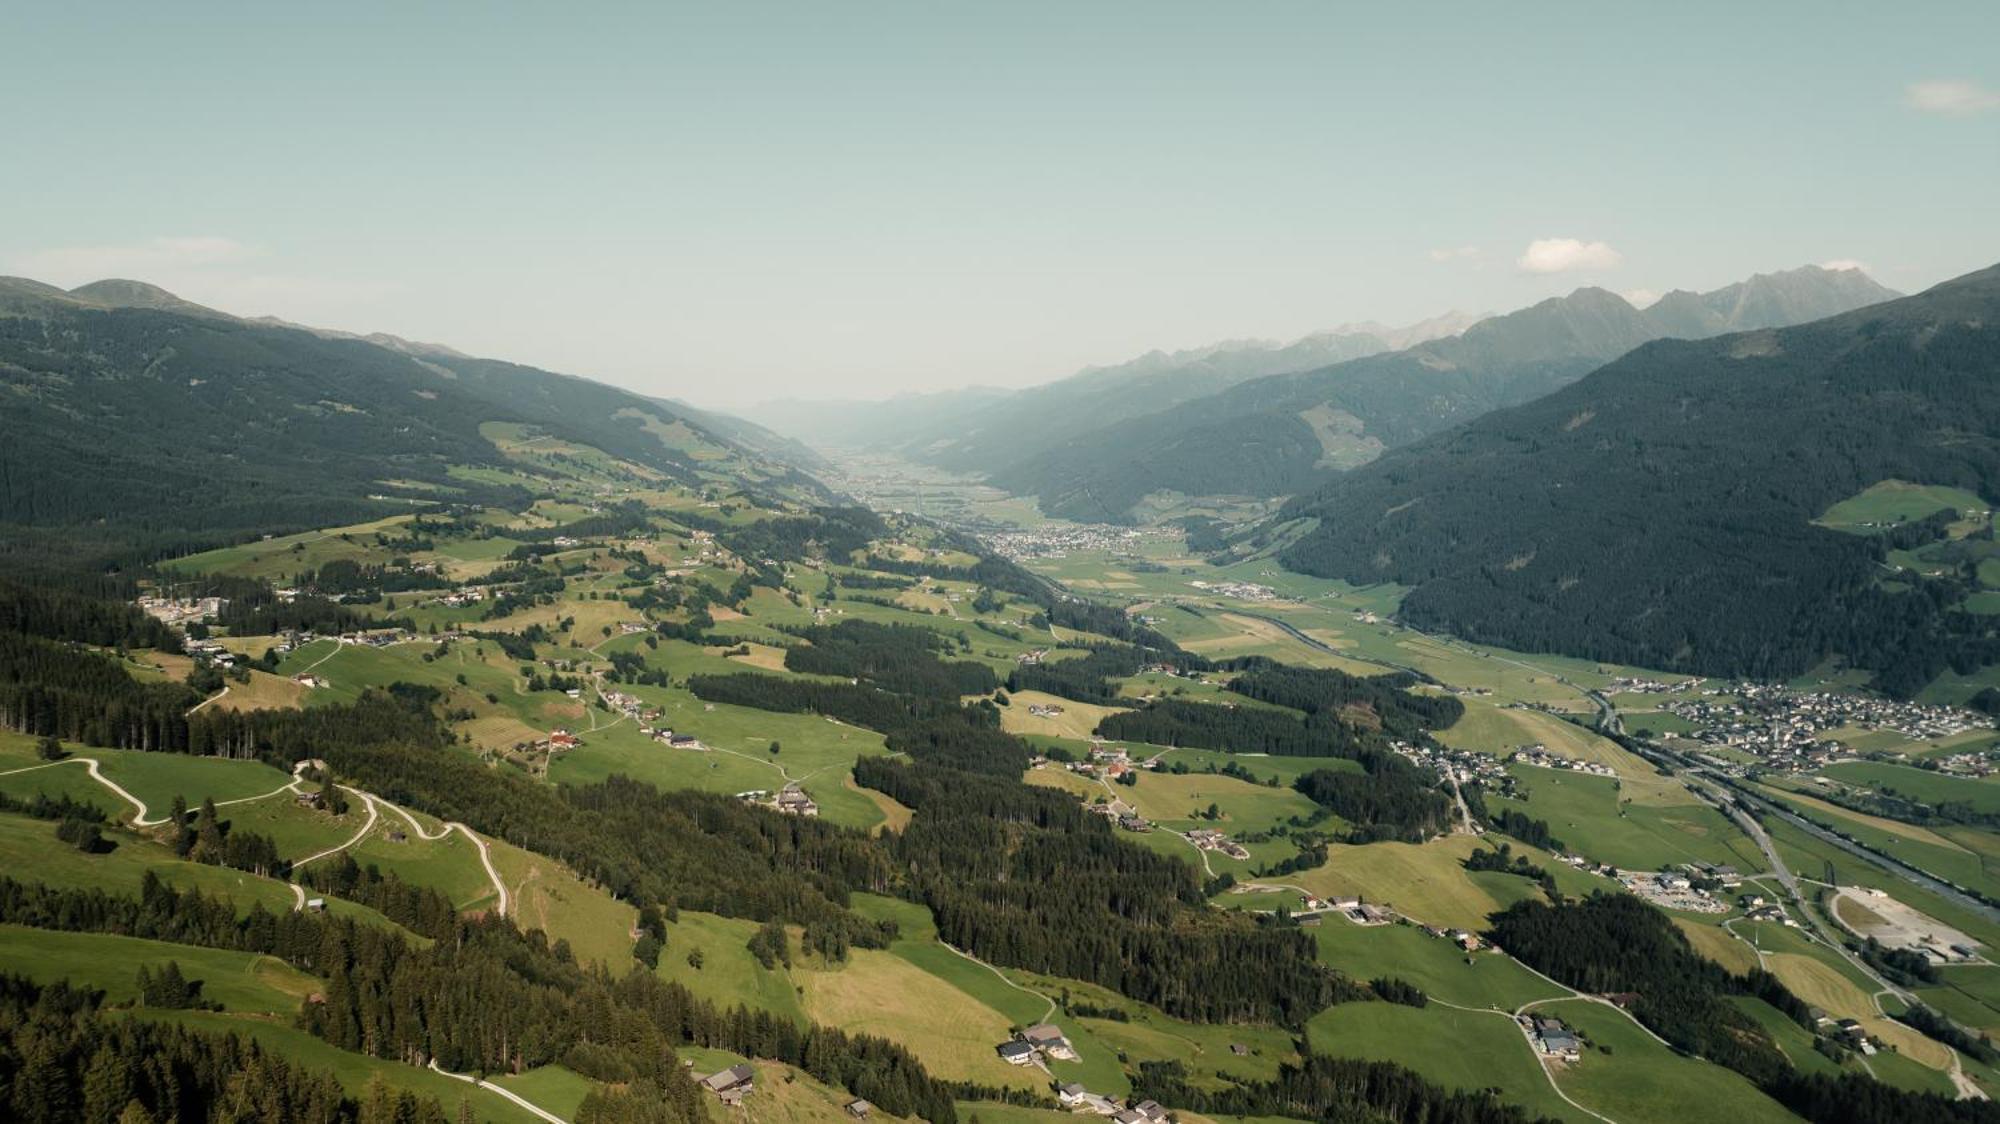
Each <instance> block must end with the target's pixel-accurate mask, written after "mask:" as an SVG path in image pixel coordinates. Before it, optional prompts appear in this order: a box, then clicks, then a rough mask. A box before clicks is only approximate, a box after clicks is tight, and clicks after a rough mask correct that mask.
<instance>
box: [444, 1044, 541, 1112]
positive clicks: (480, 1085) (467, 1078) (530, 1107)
mask: <svg viewBox="0 0 2000 1124" xmlns="http://www.w3.org/2000/svg"><path fill="white" fill-rule="evenodd" d="M431 1071H432V1072H434V1073H437V1074H439V1075H440V1076H444V1077H449V1078H451V1079H452V1080H454V1081H463V1082H465V1083H466V1084H468V1085H470V1086H472V1087H473V1088H475V1089H484V1090H486V1091H487V1092H489V1093H495V1094H498V1095H499V1096H503V1097H506V1098H507V1099H508V1100H510V1101H513V1102H514V1103H515V1104H517V1105H520V1106H521V1108H523V1109H524V1110H526V1111H528V1112H532V1113H534V1114H535V1115H536V1116H539V1117H541V1118H542V1119H543V1120H546V1121H548V1122H549V1124H569V1121H567V1120H564V1119H563V1118H562V1117H560V1116H557V1115H556V1114H555V1113H553V1112H550V1111H549V1110H548V1109H545V1108H543V1107H541V1106H540V1105H537V1104H535V1103H534V1102H533V1101H531V1100H528V1099H527V1098H525V1097H523V1096H521V1095H520V1094H518V1093H515V1092H513V1091H511V1090H508V1089H503V1088H501V1087H500V1086H498V1085H495V1084H493V1083H492V1082H491V1081H481V1080H480V1079H479V1078H477V1077H474V1076H473V1075H471V1074H469V1073H453V1072H451V1071H450V1070H448V1069H445V1068H444V1067H443V1066H440V1065H438V1064H437V1059H436V1058H432V1059H431Z"/></svg>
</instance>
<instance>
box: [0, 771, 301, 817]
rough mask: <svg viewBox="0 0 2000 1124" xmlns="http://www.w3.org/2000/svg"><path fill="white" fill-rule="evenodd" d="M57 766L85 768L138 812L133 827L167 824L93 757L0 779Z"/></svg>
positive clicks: (12, 773)
mask: <svg viewBox="0 0 2000 1124" xmlns="http://www.w3.org/2000/svg"><path fill="white" fill-rule="evenodd" d="M58 765H81V766H83V767H84V768H85V769H86V770H88V771H89V772H90V779H91V780H94V781H96V782H97V783H98V784H101V785H103V786H104V787H106V788H108V789H110V790H111V791H112V792H115V793H117V794H118V796H119V797H120V798H121V799H123V800H124V801H125V802H126V803H128V804H130V805H132V807H134V808H136V809H138V811H136V812H134V813H133V815H132V823H133V825H134V826H136V827H158V826H160V825H161V824H163V823H166V822H167V820H166V817H165V816H150V815H149V814H148V811H147V808H146V802H145V801H144V800H141V799H139V798H138V797H136V796H134V795H132V794H131V793H129V792H127V791H125V789H124V788H123V787H121V786H120V785H119V784H118V782H117V781H114V780H112V779H111V778H110V777H107V776H105V775H104V773H103V772H102V771H101V770H100V769H99V768H98V767H97V759H96V758H95V757H65V758H63V759H62V760H61V761H51V762H49V763H48V764H46V765H30V766H28V767H27V768H25V769H9V770H7V771H6V772H4V773H0V777H11V776H13V775H15V774H16V773H32V772H34V771H36V770H37V769H53V768H55V767H56V766H58ZM279 791H281V792H282V791H283V789H280V790H279ZM265 795H266V796H268V795H271V794H270V793H265ZM247 799H250V800H261V799H263V797H262V796H252V797H248V798H247ZM231 803H239V801H231ZM216 807H218V808H219V807H221V805H220V804H218V805H216Z"/></svg>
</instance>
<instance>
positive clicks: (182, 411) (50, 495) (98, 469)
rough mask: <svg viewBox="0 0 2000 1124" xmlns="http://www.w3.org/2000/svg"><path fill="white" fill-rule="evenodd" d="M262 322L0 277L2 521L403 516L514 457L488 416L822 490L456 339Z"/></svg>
mask: <svg viewBox="0 0 2000 1124" xmlns="http://www.w3.org/2000/svg"><path fill="white" fill-rule="evenodd" d="M415 350H418V349H417V348H415V347H414V346H412V347H410V348H407V349H391V348H388V347H383V346H378V345H377V344H375V343H371V342H368V341H365V340H361V339H354V338H329V337H327V336H325V335H322V334H319V333H316V332H311V331H306V330H300V329H294V328H287V327H276V326H272V325H268V324H259V323H252V322H249V321H244V320H240V319H237V318H234V317H230V316H227V315H224V314H222V313H218V312H214V311H213V310H209V309H203V308H201V307H200V306H196V305H191V304H188V303H187V302H185V301H181V300H179V299H178V298H175V297H173V296H172V295H171V294H168V293H165V292H164V291H163V290H159V289H156V288H154V287H152V286H147V285H142V284H140V283H137V282H122V281H121V282H98V283H95V284H93V285H88V286H84V287H82V288H80V289H78V290H75V291H74V292H73V293H65V292H63V291H62V290H59V289H55V288H54V287H52V286H47V285H41V284H39V283H36V282H32V281H22V280H16V279H4V280H0V390H4V394H0V429H4V431H5V433H6V435H7V440H6V441H5V442H0V526H5V525H17V526H29V525H32V526H40V527H73V528H89V527H95V526H104V525H113V526H118V527H121V528H123V529H124V530H125V531H126V532H127V533H126V539H127V541H131V540H133V539H143V538H145V537H146V536H149V535H174V536H178V537H182V538H187V539H190V540H203V539H218V538H227V537H230V536H232V535H241V534H246V533H249V532H252V531H257V532H268V531H273V530H284V529H293V528H298V527H303V526H314V525H324V524H326V523H329V522H342V521H353V520H358V519H364V518H368V517H370V516H373V515H382V514H389V513H391V512H395V511H406V510H408V507H409V503H410V501H411V500H413V499H421V498H427V497H435V496H437V495H440V494H452V493H454V492H455V493H458V494H465V493H467V492H469V491H472V490H477V488H479V487H481V486H489V487H490V486H491V485H490V484H486V485H481V484H479V483H476V482H472V481H468V480H465V479H463V478H460V477H455V476H454V475H453V474H452V471H451V470H452V468H453V467H454V466H502V465H506V464H508V463H509V462H508V460H507V458H506V457H505V456H504V455H503V454H502V452H501V450H499V449H498V448H496V446H495V445H494V443H493V442H492V441H491V440H489V439H488V437H487V436H484V435H482V432H481V426H482V425H484V424H487V423H494V422H501V423H512V424H513V425H515V426H517V427H526V428H525V429H521V430H517V431H516V432H519V433H523V434H529V435H534V434H541V435H546V436H548V437H550V438H555V439H560V440H564V441H570V442H577V443H581V444H587V445H590V446H593V447H595V448H597V449H601V450H603V451H604V452H606V453H609V454H611V455H612V456H614V457H617V458H622V459H625V460H627V461H630V462H631V463H632V464H634V465H637V466H640V467H641V468H642V469H643V470H645V471H649V472H654V473H658V474H660V475H662V476H664V477H668V478H673V479H678V480H687V481H691V480H695V479H698V478H701V477H702V476H703V474H708V475H709V476H710V477H721V476H725V475H727V474H731V473H735V474H737V475H739V476H740V477H741V478H742V479H743V480H744V481H745V482H773V483H783V484H785V485H787V486H792V487H798V488H816V487H817V486H816V485H812V484H811V483H810V482H809V481H807V480H805V479H804V478H803V477H799V476H797V475H796V474H795V473H793V472H792V471H791V470H790V469H789V468H787V467H785V466H782V465H779V464H777V463H775V462H772V461H770V460H768V459H766V458H765V457H763V456H762V455H760V454H755V453H752V452H750V451H748V450H746V449H744V448H742V447H740V446H738V445H736V444H735V443H734V442H732V441H730V440H729V439H728V438H727V437H724V436H722V435H720V434H717V433H714V432H711V431H709V430H707V429H706V428H704V427H703V426H702V424H701V423H700V422H698V421H696V420H694V419H692V418H691V417H689V416H684V415H683V414H682V413H680V412H677V411H676V410H675V409H674V408H672V407H670V406H668V405H665V404H663V403H660V402H657V401H654V400H651V399H647V398H643V397H640V396H638V395H634V394H630V393H628V392H626V391H622V390H618V389H616V388H614V387H609V386H605V385H603V384H600V383H594V382H590V381H589V380H585V379H579V378H572V377H568V376H563V375H556V374H551V373H549V372H547V371H540V370H536V369H534V368H532V367H523V366H518V365H515V364H510V363H502V362H499V361H496V360H487V359H474V358H470V357H467V356H462V355H457V354H455V353H451V352H449V351H448V350H444V349H439V350H437V351H434V352H433V351H423V352H422V353H421V354H411V351H415Z"/></svg>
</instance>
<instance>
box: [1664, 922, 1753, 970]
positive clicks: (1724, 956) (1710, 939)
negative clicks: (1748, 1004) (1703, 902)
mask: <svg viewBox="0 0 2000 1124" xmlns="http://www.w3.org/2000/svg"><path fill="white" fill-rule="evenodd" d="M1672 916H1673V921H1674V925H1675V926H1676V927H1677V928H1679V929H1680V931H1681V934H1682V935H1683V936H1685V937H1687V939H1688V943H1689V944H1691V945H1693V946H1694V950H1695V951H1696V952H1698V953H1700V954H1701V955H1703V956H1705V957H1707V958H1708V959H1710V960H1713V961H1715V962H1716V963H1717V964H1720V965H1722V966H1723V967H1725V968H1727V969H1729V970H1730V971H1732V972H1735V973H1738V974H1739V975H1740V974H1742V973H1744V972H1747V971H1749V970H1750V969H1752V968H1755V967H1757V950H1756V949H1755V948H1754V947H1752V946H1751V945H1749V944H1747V943H1745V942H1744V941H1742V940H1740V939H1738V938H1737V937H1735V936H1733V935H1732V934H1731V933H1730V931H1729V930H1728V929H1725V928H1723V927H1722V926H1721V925H1720V924H1711V923H1710V922H1709V921H1708V919H1707V918H1699V919H1697V918H1694V917H1689V916H1685V915H1682V914H1674V915H1672Z"/></svg>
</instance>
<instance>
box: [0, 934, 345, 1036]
mask: <svg viewBox="0 0 2000 1124" xmlns="http://www.w3.org/2000/svg"><path fill="white" fill-rule="evenodd" d="M170 960H171V961H175V962H176V963H178V964H179V965H180V967H181V973H182V974H183V975H185V976H186V977H187V978H189V979H191V980H200V981H201V984H202V986H201V996H202V998H203V999H206V1000H209V1001H211V1002H215V1003H220V1004H222V1005H223V1006H224V1007H225V1008H227V1009H228V1010H230V1011H240V1012H247V1013H251V1014H258V1015H276V1016H285V1017H290V1016H291V1015H293V1014H295V1013H297V1011H298V1010H299V1005H300V1003H302V1002H303V1001H304V1000H305V997H306V996H307V995H309V994H311V993H313V992H315V991H319V990H322V987H323V985H322V984H321V983H320V981H318V980H316V979H314V978H313V977H311V976H308V975H306V974H305V973H304V972H301V971H298V970H297V969H295V968H293V967H291V966H290V965H288V964H286V963H285V962H284V961H282V960H279V959H277V958H276V957H272V956H264V955H261V954H258V953H253V952H231V951H227V950H224V949H214V948H196V947H193V946H191V945H183V944H170V943H168V942H166V941H149V940H141V939H140V938H138V937H120V936H113V935H110V934H107V933H69V932H65V933H54V932H51V931H49V930H46V929H31V928H29V927H27V926H25V925H0V964H4V965H6V966H7V970H8V971H10V972H14V973H17V974H19V975H24V976H27V977H28V978H29V979H31V980H34V981H36V982H37V983H53V982H55V981H56V980H69V981H70V982H71V983H76V984H82V985H85V986H88V987H94V988H100V989H102V990H103V991H104V995H105V1001H106V1002H107V1003H112V1004H120V1005H125V1004H135V1003H137V1002H138V1001H139V984H138V975H139V969H141V968H146V969H149V970H152V971H155V972H157V971H159V970H160V969H162V968H164V967H166V965H167V962H168V961H170Z"/></svg>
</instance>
